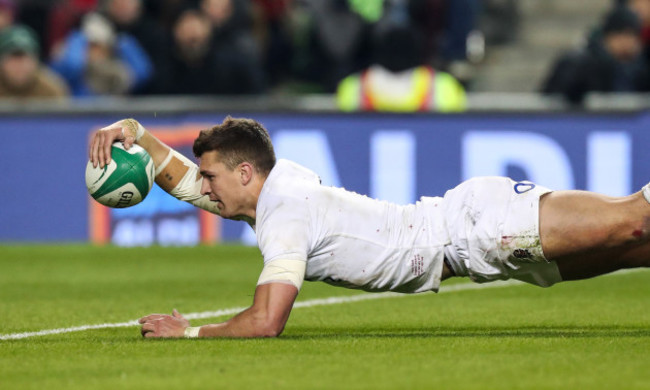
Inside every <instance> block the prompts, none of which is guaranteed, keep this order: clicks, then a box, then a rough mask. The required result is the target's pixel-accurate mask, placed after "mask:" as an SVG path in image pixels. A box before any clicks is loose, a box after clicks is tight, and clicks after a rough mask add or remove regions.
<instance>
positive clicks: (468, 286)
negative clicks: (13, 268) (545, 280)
mask: <svg viewBox="0 0 650 390" xmlns="http://www.w3.org/2000/svg"><path fill="white" fill-rule="evenodd" d="M515 284H521V282H518V281H514V280H509V281H506V282H493V283H490V284H476V283H461V284H452V285H449V286H443V288H442V289H441V290H440V292H439V293H438V294H443V293H449V292H456V291H467V290H479V289H485V288H498V287H506V286H512V285H515ZM424 294H429V293H424ZM430 294H433V293H430ZM422 295H423V294H416V295H413V294H398V293H391V292H387V293H378V294H370V293H369V294H360V295H352V296H342V297H329V298H320V299H310V300H307V301H298V302H296V303H294V305H293V308H294V309H299V308H302V307H314V306H328V305H338V304H341V303H352V302H360V301H370V300H375V299H386V298H400V297H413V296H422ZM245 309H247V307H232V308H229V309H221V310H217V311H203V312H198V313H187V314H183V316H184V317H185V318H187V319H188V320H198V319H206V318H217V317H223V316H227V315H233V314H237V313H239V312H241V311H242V310H245ZM139 325H140V324H139V323H138V320H132V321H127V322H115V323H110V324H96V325H80V326H73V327H70V328H58V329H45V330H39V331H36V332H23V333H10V334H3V335H0V340H19V339H26V338H30V337H37V336H48V335H54V334H62V333H72V332H82V331H85V330H93V329H109V328H127V327H131V326H139Z"/></svg>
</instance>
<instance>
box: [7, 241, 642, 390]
mask: <svg viewBox="0 0 650 390" xmlns="http://www.w3.org/2000/svg"><path fill="white" fill-rule="evenodd" d="M260 269H261V260H260V255H259V252H258V250H257V249H255V248H246V247H239V246H218V247H196V248H148V249H120V248H114V247H92V246H84V245H79V246H0V314H1V317H0V335H8V334H15V333H21V332H33V331H40V330H45V329H54V328H67V327H73V326H79V325H91V324H102V323H119V322H125V321H130V320H134V319H137V318H139V317H140V316H142V315H145V314H149V313H153V312H166V313H168V312H170V311H171V310H172V309H173V308H177V309H178V310H180V311H181V313H192V312H203V311H213V310H219V309H227V308H232V307H239V306H248V305H249V304H250V303H251V301H252V294H253V291H254V288H255V283H256V281H257V276H258V274H259V271H260ZM457 283H470V282H469V280H467V279H460V278H459V279H458V280H452V281H448V282H445V283H443V286H442V289H441V290H442V291H444V289H445V286H451V285H452V284H457ZM355 294H361V293H360V292H357V291H353V290H345V289H341V288H334V287H331V286H327V285H325V284H322V283H306V284H305V286H304V288H303V291H301V293H300V295H299V297H298V300H299V301H306V300H311V299H315V298H324V297H331V296H349V295H355ZM649 309H650V271H637V272H628V273H618V274H614V275H610V276H605V277H601V278H596V279H593V280H588V281H581V282H572V283H563V284H560V285H557V286H555V287H552V288H549V289H542V288H538V287H533V286H527V285H523V284H516V285H507V286H502V287H498V288H486V289H476V290H462V291H450V292H447V293H441V294H438V295H435V294H419V295H405V296H403V297H397V298H382V299H375V300H368V301H359V302H351V303H342V304H334V305H328V306H316V307H308V308H297V309H295V310H294V311H293V313H292V314H291V318H290V319H289V323H288V324H287V327H286V329H285V332H284V334H283V335H282V336H281V337H279V338H277V339H255V340H233V339H231V340H185V339H181V340H144V339H142V337H141V336H140V333H139V328H137V327H123V328H108V329H99V330H87V331H81V332H73V333H61V334H54V335H49V336H37V337H29V338H24V339H19V340H0V389H129V388H130V389H145V388H157V389H160V388H164V389H169V388H175V389H192V388H196V389H265V388H269V389H270V388H278V389H280V388H282V389H284V388H287V389H559V388H562V389H614V388H617V389H648V388H650V369H649V368H648V367H649V366H650V310H649ZM218 320H219V319H218V318H213V319H205V320H195V321H193V325H198V324H203V323H209V322H215V321H218Z"/></svg>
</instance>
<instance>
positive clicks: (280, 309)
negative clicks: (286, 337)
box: [139, 283, 298, 338]
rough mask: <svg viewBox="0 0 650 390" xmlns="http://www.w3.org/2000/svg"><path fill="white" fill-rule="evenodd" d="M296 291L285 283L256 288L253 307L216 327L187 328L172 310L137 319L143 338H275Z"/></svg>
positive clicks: (282, 326) (185, 323) (285, 321)
mask: <svg viewBox="0 0 650 390" xmlns="http://www.w3.org/2000/svg"><path fill="white" fill-rule="evenodd" d="M296 296H298V288H297V287H296V286H294V285H292V284H288V283H268V284H263V285H259V286H257V289H256V290H255V298H254V301H253V306H251V307H250V308H248V309H246V310H244V311H243V312H241V313H239V314H238V315H236V316H235V317H233V318H231V319H230V320H228V321H226V322H222V323H220V324H210V325H203V326H201V327H195V328H193V327H190V323H189V321H187V320H186V319H185V318H184V317H183V316H181V315H180V314H179V313H178V312H177V311H176V310H174V312H173V314H172V315H171V316H170V315H164V314H151V315H148V316H146V317H142V318H140V320H139V322H140V323H141V324H142V331H141V332H142V336H143V337H145V338H181V337H276V336H279V335H280V333H282V331H283V330H284V326H285V324H286V323H287V320H288V319H289V314H290V313H291V308H292V307H293V303H294V301H295V300H296Z"/></svg>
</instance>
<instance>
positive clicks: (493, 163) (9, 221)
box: [0, 113, 650, 245]
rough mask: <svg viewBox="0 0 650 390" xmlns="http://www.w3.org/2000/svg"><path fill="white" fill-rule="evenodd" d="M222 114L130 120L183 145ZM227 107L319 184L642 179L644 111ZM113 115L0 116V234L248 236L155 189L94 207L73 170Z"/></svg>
mask: <svg viewBox="0 0 650 390" xmlns="http://www.w3.org/2000/svg"><path fill="white" fill-rule="evenodd" d="M225 115H226V114H225V113H214V114H187V115H180V116H166V117H139V118H137V119H139V120H140V121H141V122H142V123H143V124H144V125H145V126H146V127H148V128H150V129H151V130H152V131H154V132H156V134H159V135H160V136H161V138H165V137H166V138H165V139H166V142H168V143H169V144H170V145H172V146H174V147H175V148H177V149H178V150H180V151H181V152H182V153H184V154H186V155H188V156H190V152H191V141H192V139H193V137H194V136H195V134H196V133H197V132H198V131H199V129H201V128H206V127H209V126H210V125H211V124H213V123H219V122H221V121H222V120H223V118H224V117H225ZM232 115H233V116H247V117H253V118H255V119H257V120H259V121H260V122H262V123H263V124H264V125H265V126H266V127H267V128H268V130H269V132H270V133H271V136H272V138H273V142H274V145H275V148H276V153H277V155H278V157H279V158H288V159H291V160H294V161H297V162H299V163H301V164H303V165H305V166H307V167H309V168H311V169H313V170H314V171H316V172H317V173H318V174H319V175H320V176H321V178H322V179H323V183H324V184H326V185H334V186H342V187H345V188H347V189H349V190H352V191H356V192H359V193H363V194H368V195H369V196H372V197H376V198H380V199H384V200H389V201H393V202H399V203H408V202H413V201H415V200H416V199H417V198H419V197H420V196H425V195H426V196H436V195H440V196H441V195H443V194H444V193H445V191H446V190H448V189H450V188H452V187H454V186H455V185H457V184H458V183H459V182H461V181H462V180H464V179H467V178H470V177H474V176H484V175H505V176H510V177H512V178H514V179H516V180H523V179H528V180H532V181H535V182H537V183H539V184H541V185H544V186H547V187H550V188H553V189H574V188H577V189H586V190H592V191H597V192H600V193H605V194H608V195H612V196H619V195H626V194H629V193H632V192H634V191H637V190H638V189H639V188H641V187H642V186H643V185H644V184H646V183H647V182H648V181H650V152H648V150H650V131H649V129H650V113H636V114H602V115H593V114H592V115H589V114H464V115H448V116H447V115H398V114H395V115H391V114H307V113H259V114H255V113H246V114H242V115H237V114H236V113H233V114H232ZM118 119H120V118H119V117H116V116H110V115H95V116H93V115H85V116H81V117H76V116H72V115H70V116H65V115H64V116H62V115H58V116H49V117H48V116H35V117H28V116H15V117H6V118H0V133H1V134H3V136H4V142H3V145H2V146H0V148H1V149H0V169H1V172H3V180H2V181H1V182H2V191H0V242H25V241H27V242H46V241H59V242H70V241H78V242H83V241H88V240H93V241H96V242H113V243H116V244H119V245H149V244H163V245H192V244H195V243H198V242H215V241H220V240H226V241H244V242H247V243H254V236H253V234H252V231H251V229H250V228H249V227H248V226H247V225H245V224H244V223H241V222H234V221H222V220H220V219H219V218H216V217H213V216H211V215H205V214H202V213H199V212H198V211H197V210H196V209H194V208H192V207H190V206H189V205H186V204H184V203H182V202H179V201H176V200H175V199H173V198H171V197H170V196H168V195H167V194H165V193H164V192H163V191H162V190H160V189H155V190H153V191H152V193H151V194H150V195H149V196H148V197H147V199H145V201H144V202H142V203H141V204H140V205H138V206H135V207H133V208H129V209H122V210H107V209H101V208H99V209H98V208H97V207H99V206H97V204H96V203H95V202H94V201H92V199H91V198H90V197H89V196H88V195H87V192H86V188H85V185H84V179H83V178H84V169H85V165H86V161H87V145H88V138H89V135H90V134H91V133H92V131H94V130H96V129H98V128H99V127H103V126H105V125H107V124H110V123H112V122H114V121H116V120H118ZM190 157H191V156H190ZM206 214H207V213H206Z"/></svg>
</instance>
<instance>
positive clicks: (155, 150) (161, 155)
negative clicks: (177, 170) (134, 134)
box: [136, 129, 171, 168]
mask: <svg viewBox="0 0 650 390" xmlns="http://www.w3.org/2000/svg"><path fill="white" fill-rule="evenodd" d="M136 143H137V144H138V145H140V146H142V148H143V149H144V150H146V151H147V153H149V155H150V156H151V158H152V159H153V163H154V165H155V166H156V168H158V167H159V166H160V164H162V163H163V162H164V161H165V159H166V158H167V155H169V152H170V151H171V148H170V147H169V146H167V145H165V144H164V143H163V142H162V141H161V140H159V139H158V138H156V137H154V136H153V135H152V134H151V133H150V132H149V131H147V130H146V129H145V131H144V133H143V134H142V137H140V139H139V140H137V141H136Z"/></svg>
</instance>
